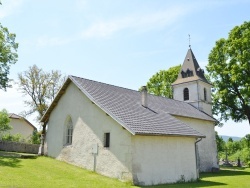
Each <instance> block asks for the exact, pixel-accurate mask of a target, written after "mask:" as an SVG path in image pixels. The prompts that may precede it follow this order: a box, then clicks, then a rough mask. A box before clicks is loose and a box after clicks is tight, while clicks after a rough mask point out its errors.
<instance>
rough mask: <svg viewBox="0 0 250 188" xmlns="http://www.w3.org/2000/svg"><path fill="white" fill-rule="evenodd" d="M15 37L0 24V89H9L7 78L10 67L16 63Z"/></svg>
mask: <svg viewBox="0 0 250 188" xmlns="http://www.w3.org/2000/svg"><path fill="white" fill-rule="evenodd" d="M15 38H16V35H15V34H13V33H10V32H9V30H8V28H6V27H3V26H2V25H1V23H0V89H2V90H6V88H7V87H10V85H9V82H10V79H9V77H8V75H9V71H10V66H11V65H12V64H15V63H16V62H17V58H18V55H17V53H16V52H17V48H18V43H16V42H15Z"/></svg>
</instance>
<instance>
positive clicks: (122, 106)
mask: <svg viewBox="0 0 250 188" xmlns="http://www.w3.org/2000/svg"><path fill="white" fill-rule="evenodd" d="M70 82H73V83H74V84H75V85H76V86H77V87H78V88H79V89H80V90H81V91H82V92H83V93H84V94H85V95H86V96H87V97H88V98H89V99H90V100H91V101H92V102H94V103H95V104H96V105H97V106H99V107H100V108H101V109H102V110H103V111H105V112H106V113H107V114H108V115H109V116H111V117H112V118H113V119H114V120H115V121H117V122H118V123H119V124H121V125H122V126H123V127H124V128H126V129H127V130H128V131H130V132H131V133H132V134H146V135H147V134H150V135H172V136H175V135H176V136H177V135H179V136H194V137H205V136H204V135H202V134H201V133H199V132H198V131H196V130H194V129H193V128H191V127H190V126H188V125H186V124H185V123H183V122H182V121H180V120H178V119H177V118H175V116H184V117H190V118H196V119H202V120H207V121H215V120H214V119H213V118H212V117H210V116H208V115H206V114H205V113H203V112H201V111H199V110H198V109H196V108H195V107H193V106H192V105H190V104H188V103H185V102H181V101H176V100H173V99H168V98H164V97H159V96H154V95H151V94H148V108H145V107H143V106H142V105H141V93H140V92H138V91H135V90H130V89H126V88H122V87H117V86H113V85H109V84H105V83H101V82H96V81H92V80H88V79H84V78H79V77H75V76H69V78H68V79H67V80H66V82H65V84H64V86H63V87H62V89H61V90H60V91H59V93H58V96H57V97H56V98H55V100H54V101H53V103H57V102H58V100H59V99H60V96H61V95H62V94H60V93H61V92H65V90H66V88H67V86H68V85H69V83H70ZM53 103H52V104H51V106H50V107H49V109H48V110H47V111H46V113H45V115H44V116H43V117H42V119H41V121H42V122H46V121H48V119H49V115H50V113H51V111H52V110H53V108H54V105H53Z"/></svg>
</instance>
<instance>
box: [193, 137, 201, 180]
mask: <svg viewBox="0 0 250 188" xmlns="http://www.w3.org/2000/svg"><path fill="white" fill-rule="evenodd" d="M201 140H202V138H200V139H197V140H196V141H195V143H194V147H195V163H196V175H197V179H198V178H200V174H199V164H198V149H197V147H198V146H197V143H198V142H200V141H201Z"/></svg>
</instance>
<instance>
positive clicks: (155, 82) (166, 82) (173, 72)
mask: <svg viewBox="0 0 250 188" xmlns="http://www.w3.org/2000/svg"><path fill="white" fill-rule="evenodd" d="M180 69H181V65H178V66H174V67H170V68H169V69H168V70H160V71H159V72H157V73H156V74H154V75H153V76H152V77H151V78H150V79H149V81H148V82H147V89H148V92H149V93H151V94H154V95H158V96H163V97H168V98H171V99H172V98H173V91H172V87H171V84H172V83H173V82H174V81H175V80H176V79H177V76H178V73H179V72H180Z"/></svg>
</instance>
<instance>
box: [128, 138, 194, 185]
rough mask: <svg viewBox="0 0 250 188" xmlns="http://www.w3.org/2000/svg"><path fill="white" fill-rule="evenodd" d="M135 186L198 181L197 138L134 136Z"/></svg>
mask: <svg viewBox="0 0 250 188" xmlns="http://www.w3.org/2000/svg"><path fill="white" fill-rule="evenodd" d="M132 143H133V152H132V153H133V165H132V166H133V176H134V183H136V184H140V185H156V184H164V183H173V182H177V181H184V180H185V181H192V180H196V179H197V174H196V160H195V146H194V143H195V138H188V137H167V136H139V135H136V136H133V137H132Z"/></svg>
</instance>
